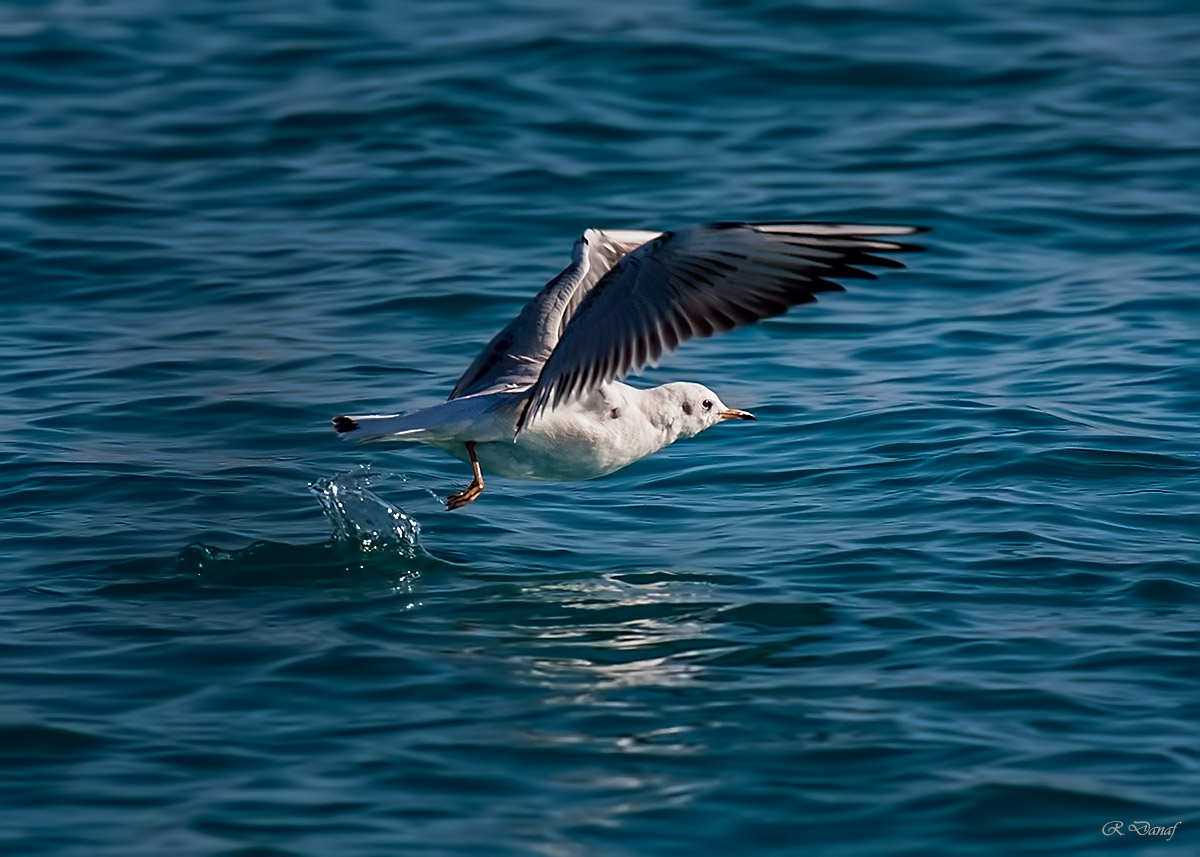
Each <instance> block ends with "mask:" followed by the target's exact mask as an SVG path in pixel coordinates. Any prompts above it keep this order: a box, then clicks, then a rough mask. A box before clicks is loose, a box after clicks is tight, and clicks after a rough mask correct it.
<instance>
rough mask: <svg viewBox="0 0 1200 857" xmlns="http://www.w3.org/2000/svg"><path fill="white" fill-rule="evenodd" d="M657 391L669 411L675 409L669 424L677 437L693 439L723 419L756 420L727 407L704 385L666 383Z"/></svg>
mask: <svg viewBox="0 0 1200 857" xmlns="http://www.w3.org/2000/svg"><path fill="white" fill-rule="evenodd" d="M660 389H661V390H662V391H663V392H664V393H665V394H666V396H665V398H666V399H667V408H668V410H671V409H675V410H676V413H675V414H672V416H673V417H674V419H672V422H673V423H674V425H675V427H676V429H677V430H678V431H679V436H680V437H694V436H695V435H698V434H700V432H702V431H704V430H705V429H706V428H709V427H710V426H715V425H716V424H717V423H719V422H724V421H725V420H752V419H755V416H754V414H751V413H748V412H747V411H739V410H738V409H737V408H731V407H728V406H727V405H726V404H725V403H724V402H722V401H721V400H720V398H718V396H717V394H716V393H714V392H713V391H712V390H710V389H708V387H705V386H704V385H703V384H692V383H688V382H680V383H675V384H666V385H664V386H663V387H661V388H660Z"/></svg>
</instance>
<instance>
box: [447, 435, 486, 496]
mask: <svg viewBox="0 0 1200 857" xmlns="http://www.w3.org/2000/svg"><path fill="white" fill-rule="evenodd" d="M467 455H469V456H471V470H473V471H474V472H475V478H474V479H472V480H471V484H470V485H468V486H467V487H466V488H464V489H463V490H461V491H455V492H454V493H453V494H451V495H450V496H449V497H447V498H446V508H447V509H461V508H462V507H463V506H465V505H467V504H468V503H470V502H472V501H473V500H474V499H475V498H476V497H478V496H479V495H480V494H482V493H483V473H481V472H480V470H479V459H478V458H476V457H475V442H474V441H471V440H469V441H467Z"/></svg>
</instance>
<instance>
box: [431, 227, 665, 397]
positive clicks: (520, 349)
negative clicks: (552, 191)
mask: <svg viewBox="0 0 1200 857" xmlns="http://www.w3.org/2000/svg"><path fill="white" fill-rule="evenodd" d="M658 235H659V233H657V232H646V231H641V230H632V229H622V230H600V229H589V230H587V231H586V232H584V233H583V235H582V236H580V237H579V239H578V240H577V241H576V242H575V248H574V250H573V252H572V259H571V264H570V265H569V266H568V267H567V268H566V269H565V270H564V271H563V272H562V273H560V274H559V275H558V276H557V277H555V278H554V279H553V280H551V281H550V282H549V283H547V284H546V285H545V286H544V287H543V288H542V290H541V291H540V292H538V294H537V296H536V297H534V299H533V300H531V301H530V302H529V303H527V304H526V305H525V306H524V307H523V308H522V310H521V312H520V313H519V314H518V315H517V317H516V318H514V319H513V320H512V321H511V322H509V323H508V325H507V326H505V328H504V329H503V330H501V331H500V332H499V333H497V334H496V335H495V336H494V337H493V338H492V341H491V342H489V343H488V344H487V345H486V346H484V348H483V350H482V351H481V352H479V355H478V356H477V357H476V358H475V360H474V361H473V362H472V363H471V365H470V366H469V367H467V371H466V372H464V373H463V375H462V377H461V378H459V379H458V383H456V384H455V385H454V389H453V390H452V391H451V392H450V398H451V399H457V398H460V397H462V396H471V395H475V394H478V393H489V392H498V391H510V392H515V391H520V390H524V389H528V388H529V387H531V386H533V384H534V383H535V382H536V381H537V379H538V377H539V376H540V375H541V372H542V366H543V364H544V363H545V362H546V360H547V358H549V356H550V354H551V353H552V352H553V351H554V347H555V346H556V345H557V344H558V340H559V337H560V336H562V333H563V330H564V329H565V327H566V324H567V322H568V321H569V320H570V318H571V316H572V315H574V313H575V310H576V309H577V308H578V306H579V304H580V303H581V302H582V301H583V299H584V297H586V295H587V293H588V292H589V291H590V290H591V289H592V288H593V287H594V286H595V285H596V284H597V283H598V282H600V280H601V279H602V278H603V277H604V275H605V274H607V273H608V272H609V271H610V270H612V268H613V266H614V265H616V264H617V263H618V262H619V261H620V260H621V258H622V257H624V256H625V255H626V254H627V253H629V252H630V251H631V250H634V249H636V248H637V247H640V246H641V245H642V244H645V243H646V242H647V241H650V240H651V239H653V238H656V237H658Z"/></svg>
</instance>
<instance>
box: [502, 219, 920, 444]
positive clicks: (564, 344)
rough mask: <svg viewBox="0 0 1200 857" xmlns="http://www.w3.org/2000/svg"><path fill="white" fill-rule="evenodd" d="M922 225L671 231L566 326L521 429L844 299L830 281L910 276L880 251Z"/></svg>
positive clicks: (897, 249) (598, 287)
mask: <svg viewBox="0 0 1200 857" xmlns="http://www.w3.org/2000/svg"><path fill="white" fill-rule="evenodd" d="M923 231H925V230H924V229H923V228H921V227H916V226H872V225H863V224H841V223H710V224H706V225H697V226H688V227H685V228H683V229H678V230H676V231H674V232H664V233H663V234H661V235H659V236H658V237H657V238H655V239H654V240H652V241H649V242H648V243H646V244H644V245H642V246H641V247H639V248H637V249H636V250H633V251H632V252H630V253H628V254H627V255H625V256H624V257H623V258H621V259H620V260H619V261H618V262H617V263H616V264H615V265H614V266H613V267H612V269H611V270H609V271H608V272H607V273H606V274H604V276H603V277H601V278H600V280H599V281H598V282H597V283H596V284H595V285H594V286H593V287H592V288H591V289H589V290H588V291H587V293H586V294H585V295H583V296H582V298H581V299H580V300H579V303H578V307H577V308H576V309H575V311H574V313H573V314H572V315H569V316H568V317H567V318H566V326H565V328H564V330H563V333H562V336H561V337H560V338H559V340H558V342H557V345H556V346H555V348H554V350H553V352H552V353H551V354H550V356H549V357H548V358H547V359H546V362H545V365H544V366H543V367H542V370H541V374H540V375H539V377H538V379H537V383H536V384H535V385H534V386H533V389H532V391H531V393H530V400H529V405H528V407H527V408H526V410H525V413H524V414H523V415H522V417H521V422H520V423H519V425H518V431H520V429H521V428H523V427H524V426H525V424H526V423H527V422H528V421H529V420H530V419H533V418H536V417H537V415H538V414H540V413H541V412H542V410H544V409H545V408H546V407H547V406H554V405H557V404H559V403H560V402H562V401H564V400H565V399H568V398H571V397H574V396H577V395H579V394H581V393H583V392H585V391H587V390H590V389H593V388H595V387H597V386H599V385H601V384H604V383H607V382H608V381H612V380H614V379H617V378H621V377H623V376H625V375H627V374H628V373H630V372H633V371H636V370H638V369H641V368H643V367H645V366H646V365H648V364H651V363H654V362H656V361H657V360H658V358H659V357H660V356H662V354H663V352H664V351H671V350H673V349H675V348H677V347H678V346H679V344H680V343H681V342H683V341H684V340H686V339H690V338H692V337H693V336H712V335H713V334H714V333H717V332H720V331H725V330H732V329H733V328H735V327H741V326H742V325H747V324H751V323H753V322H756V321H758V320H759V319H763V318H768V317H770V316H773V315H779V314H780V313H782V312H785V311H786V310H787V309H788V308H789V307H792V306H795V305H796V304H802V303H807V302H808V301H812V300H815V299H816V297H815V296H816V294H817V293H818V292H827V291H842V290H843V288H842V286H840V285H838V284H837V283H835V282H833V281H832V280H830V279H829V278H830V277H859V278H867V279H874V278H875V275H874V274H872V273H869V272H867V271H864V270H861V269H860V268H859V267H858V266H860V265H876V266H882V267H888V268H903V267H904V265H903V264H902V263H900V262H897V261H896V260H894V259H889V258H887V257H884V256H879V255H877V254H879V253H901V252H906V251H910V250H919V249H921V248H920V247H917V246H915V245H912V244H901V243H898V242H895V241H890V240H887V239H888V238H891V237H893V236H898V235H911V234H913V233H916V232H923Z"/></svg>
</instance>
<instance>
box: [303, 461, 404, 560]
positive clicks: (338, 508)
mask: <svg viewBox="0 0 1200 857" xmlns="http://www.w3.org/2000/svg"><path fill="white" fill-rule="evenodd" d="M395 475H396V474H382V473H375V472H372V471H371V469H370V468H369V467H363V468H360V469H359V470H355V471H351V472H349V473H339V474H336V475H334V476H329V477H325V478H323V479H318V480H317V481H316V482H313V483H312V484H310V485H309V486H308V489H309V490H310V491H312V492H313V494H315V495H316V497H317V502H319V503H320V504H321V508H322V509H323V510H324V511H325V516H326V517H327V518H329V522H330V523H331V524H332V525H333V538H334V540H335V541H338V542H343V543H352V544H354V545H355V546H356V547H358V548H359V549H361V550H363V551H379V550H389V551H396V550H399V551H400V552H402V553H406V554H407V555H409V556H416V554H417V553H418V551H420V549H421V547H420V535H421V524H420V522H419V521H417V519H416V518H413V517H411V516H410V515H408V514H406V513H405V512H404V510H403V509H398V508H396V507H395V506H393V505H392V504H391V503H389V502H387V501H386V500H384V499H383V498H381V497H380V496H379V495H378V494H376V493H375V492H374V491H372V490H371V489H370V486H371V485H372V483H374V482H377V481H378V480H380V479H382V478H385V477H391V476H395ZM399 478H401V479H403V478H404V477H403V476H400V477H399Z"/></svg>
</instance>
